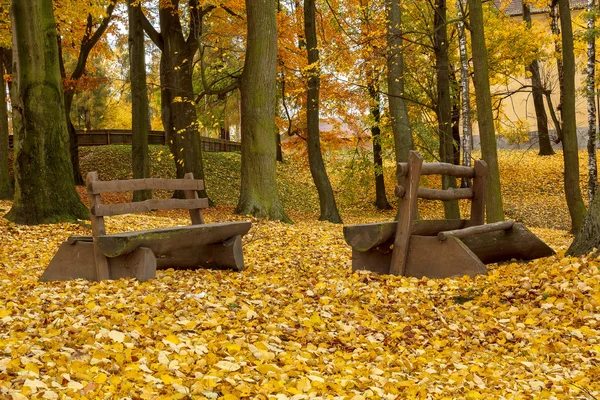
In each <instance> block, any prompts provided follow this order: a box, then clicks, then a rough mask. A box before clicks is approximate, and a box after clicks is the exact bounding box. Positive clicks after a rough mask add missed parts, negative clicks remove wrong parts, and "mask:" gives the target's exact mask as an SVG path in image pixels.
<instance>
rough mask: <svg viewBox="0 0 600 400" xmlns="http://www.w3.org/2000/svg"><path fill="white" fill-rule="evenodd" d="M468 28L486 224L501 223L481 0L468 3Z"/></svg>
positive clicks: (499, 192)
mask: <svg viewBox="0 0 600 400" xmlns="http://www.w3.org/2000/svg"><path fill="white" fill-rule="evenodd" d="M468 4H469V13H470V27H471V53H472V57H473V83H474V86H475V96H476V104H477V125H478V127H479V137H480V141H481V155H482V158H483V160H484V161H485V162H486V163H487V166H488V170H487V175H486V179H485V205H486V215H487V222H488V223H490V222H498V221H502V220H504V210H503V207H502V192H501V190H500V169H499V167H498V151H497V148H496V133H495V131H494V116H493V114H492V98H491V94H490V79H489V73H488V58H487V49H486V47H485V34H484V29H483V26H484V21H483V9H482V5H481V0H468Z"/></svg>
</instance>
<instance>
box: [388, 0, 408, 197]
mask: <svg viewBox="0 0 600 400" xmlns="http://www.w3.org/2000/svg"><path fill="white" fill-rule="evenodd" d="M385 7H386V10H387V47H388V57H387V72H388V75H387V83H388V104H389V111H390V120H391V121H390V123H391V125H392V132H393V134H394V151H395V156H396V162H397V163H399V162H407V161H408V152H409V151H410V150H412V149H413V148H414V145H413V138H412V129H411V126H410V120H409V117H408V110H407V108H406V102H405V101H404V96H405V94H404V55H403V49H402V46H403V43H402V31H401V29H400V26H401V22H402V14H401V10H400V1H399V0H385ZM403 183H404V178H403V177H402V178H400V179H399V184H400V185H402V184H403ZM398 201H401V199H398Z"/></svg>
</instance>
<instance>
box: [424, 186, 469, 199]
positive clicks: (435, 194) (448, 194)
mask: <svg viewBox="0 0 600 400" xmlns="http://www.w3.org/2000/svg"><path fill="white" fill-rule="evenodd" d="M417 195H418V196H419V198H420V199H426V200H442V201H450V200H460V199H472V198H473V189H460V188H448V189H446V190H441V189H429V188H423V187H420V188H419V190H418V191H417Z"/></svg>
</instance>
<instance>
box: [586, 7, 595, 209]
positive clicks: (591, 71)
mask: <svg viewBox="0 0 600 400" xmlns="http://www.w3.org/2000/svg"><path fill="white" fill-rule="evenodd" d="M595 9H596V2H595V0H588V2H587V12H588V13H589V14H588V17H587V31H588V35H589V37H588V43H587V65H586V69H585V72H586V75H587V77H586V93H585V94H586V98H587V109H588V143H587V150H588V200H589V202H590V203H591V202H592V199H593V198H594V195H595V194H596V189H597V187H598V164H597V160H596V36H595V33H594V30H595V28H596V27H595V25H596V22H595V16H594V14H593V13H594V12H595Z"/></svg>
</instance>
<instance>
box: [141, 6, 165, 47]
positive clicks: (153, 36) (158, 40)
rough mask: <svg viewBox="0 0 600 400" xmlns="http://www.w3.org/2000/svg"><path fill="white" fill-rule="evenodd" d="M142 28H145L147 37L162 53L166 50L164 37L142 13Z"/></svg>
mask: <svg viewBox="0 0 600 400" xmlns="http://www.w3.org/2000/svg"><path fill="white" fill-rule="evenodd" d="M142 27H143V28H144V32H146V35H148V37H149V38H150V40H152V42H153V43H154V44H155V45H156V47H158V48H159V50H160V51H163V50H164V48H165V44H164V41H163V37H162V35H161V34H160V33H159V32H158V31H157V30H156V29H154V27H153V26H152V24H151V23H150V21H148V18H147V17H146V15H145V14H144V13H142Z"/></svg>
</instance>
